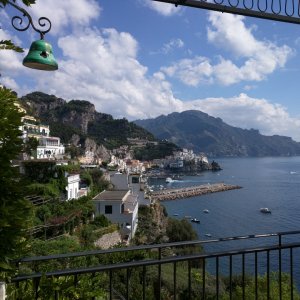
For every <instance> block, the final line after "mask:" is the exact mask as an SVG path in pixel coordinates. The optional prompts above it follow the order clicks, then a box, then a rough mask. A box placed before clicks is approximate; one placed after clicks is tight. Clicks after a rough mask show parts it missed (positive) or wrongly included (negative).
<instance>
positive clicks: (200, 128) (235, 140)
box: [135, 110, 300, 157]
mask: <svg viewBox="0 0 300 300" xmlns="http://www.w3.org/2000/svg"><path fill="white" fill-rule="evenodd" d="M135 123H136V124H137V125H139V126H142V127H143V128H145V129H147V130H149V131H150V132H151V133H152V134H153V135H154V136H155V137H156V138H158V139H166V140H168V141H171V142H173V143H175V144H177V145H178V146H180V147H183V148H190V149H193V150H194V151H196V152H205V153H206V154H207V155H208V156H219V157H220V156H254V157H255V156H294V155H300V143H297V142H295V141H293V140H292V139H291V138H290V137H285V136H278V135H274V136H264V135H262V134H260V133H259V131H258V130H254V129H250V130H247V129H241V128H237V127H233V126H230V125H228V124H226V123H224V122H223V121H222V120H221V119H220V118H214V117H211V116H209V115H208V114H205V113H203V112H201V111H196V110H189V111H184V112H182V113H171V114H169V115H167V116H164V115H162V116H159V117H157V118H155V119H148V120H137V121H135Z"/></svg>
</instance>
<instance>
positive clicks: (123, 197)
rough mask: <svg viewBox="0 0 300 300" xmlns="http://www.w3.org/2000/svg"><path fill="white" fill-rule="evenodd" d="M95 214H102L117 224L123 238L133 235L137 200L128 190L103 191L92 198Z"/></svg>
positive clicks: (135, 224) (135, 223) (135, 227)
mask: <svg viewBox="0 0 300 300" xmlns="http://www.w3.org/2000/svg"><path fill="white" fill-rule="evenodd" d="M93 202H94V205H95V213H96V216H97V215H99V214H102V215H104V216H105V217H106V218H107V219H109V220H110V221H111V222H113V223H117V224H119V226H120V228H121V234H122V236H123V238H124V239H125V240H128V241H129V240H130V239H131V238H132V237H134V234H135V231H136V229H137V221H138V200H137V196H136V195H133V194H132V193H131V192H130V190H128V189H125V190H115V191H103V192H101V193H100V194H98V195H97V196H96V197H94V198H93Z"/></svg>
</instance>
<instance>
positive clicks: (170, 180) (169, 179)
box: [166, 177, 174, 183]
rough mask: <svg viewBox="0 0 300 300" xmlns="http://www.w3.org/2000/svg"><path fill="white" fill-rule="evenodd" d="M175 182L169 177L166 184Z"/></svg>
mask: <svg viewBox="0 0 300 300" xmlns="http://www.w3.org/2000/svg"><path fill="white" fill-rule="evenodd" d="M173 181H174V180H173V179H172V178H171V177H167V178H166V183H171V182H173Z"/></svg>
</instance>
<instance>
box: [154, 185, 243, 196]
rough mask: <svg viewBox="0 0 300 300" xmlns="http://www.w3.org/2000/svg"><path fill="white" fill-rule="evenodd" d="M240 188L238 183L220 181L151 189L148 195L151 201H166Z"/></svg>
mask: <svg viewBox="0 0 300 300" xmlns="http://www.w3.org/2000/svg"><path fill="white" fill-rule="evenodd" d="M241 188H242V187H241V186H239V185H231V184H225V183H223V182H221V183H214V184H202V185H197V186H191V187H184V188H175V189H164V190H159V191H152V192H150V193H149V197H150V199H151V200H152V201H168V200H175V199H182V198H189V197H195V196H201V195H206V194H210V193H217V192H224V191H229V190H236V189H241Z"/></svg>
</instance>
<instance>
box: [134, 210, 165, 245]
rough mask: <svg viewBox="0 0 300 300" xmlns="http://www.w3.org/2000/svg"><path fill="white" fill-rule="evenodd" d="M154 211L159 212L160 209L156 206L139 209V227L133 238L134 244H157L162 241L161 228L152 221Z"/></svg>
mask: <svg viewBox="0 0 300 300" xmlns="http://www.w3.org/2000/svg"><path fill="white" fill-rule="evenodd" d="M159 207H160V206H159ZM155 209H157V210H159V209H160V208H158V207H157V206H155V207H154V206H152V207H148V206H140V207H139V212H138V215H139V225H138V228H137V231H136V233H135V237H134V243H135V244H137V245H139V244H153V243H159V242H160V241H161V240H162V239H163V236H164V233H163V231H162V228H160V227H159V225H158V223H157V222H156V221H155V219H154V215H155Z"/></svg>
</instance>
